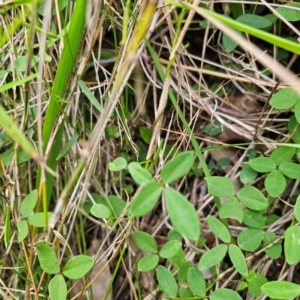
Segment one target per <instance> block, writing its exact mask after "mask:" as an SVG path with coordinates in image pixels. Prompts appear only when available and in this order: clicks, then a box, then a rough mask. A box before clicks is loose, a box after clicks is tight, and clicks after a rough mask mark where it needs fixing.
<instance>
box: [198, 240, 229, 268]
mask: <svg viewBox="0 0 300 300" xmlns="http://www.w3.org/2000/svg"><path fill="white" fill-rule="evenodd" d="M226 252H227V245H225V244H222V245H218V246H215V247H214V248H212V249H210V250H208V251H206V252H204V254H203V255H202V256H201V258H200V261H199V265H198V269H199V270H204V269H209V268H211V267H213V266H215V265H216V264H218V263H219V262H221V261H222V259H223V258H224V257H225V254H226Z"/></svg>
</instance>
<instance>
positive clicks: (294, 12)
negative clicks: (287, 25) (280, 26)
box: [276, 3, 300, 22]
mask: <svg viewBox="0 0 300 300" xmlns="http://www.w3.org/2000/svg"><path fill="white" fill-rule="evenodd" d="M293 7H295V8H296V9H293ZM299 9H300V5H299V4H298V3H288V4H285V5H283V6H281V7H277V8H276V11H277V12H278V13H280V14H281V15H282V16H283V17H284V19H286V20H287V21H290V22H295V21H299V20H300V11H299Z"/></svg>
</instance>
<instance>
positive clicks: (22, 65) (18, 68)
mask: <svg viewBox="0 0 300 300" xmlns="http://www.w3.org/2000/svg"><path fill="white" fill-rule="evenodd" d="M39 60H40V58H39V57H38V56H36V55H34V56H33V57H32V59H31V68H33V67H34V66H35V65H36V64H37V63H38V62H39ZM27 64H28V56H19V57H18V58H17V59H16V60H15V62H14V66H13V67H14V70H15V72H25V71H26V69H27ZM7 70H8V71H12V65H9V66H8V68H7Z"/></svg>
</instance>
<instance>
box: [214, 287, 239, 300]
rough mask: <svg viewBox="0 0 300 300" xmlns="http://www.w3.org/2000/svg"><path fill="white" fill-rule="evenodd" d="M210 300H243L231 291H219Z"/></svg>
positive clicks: (222, 289)
mask: <svg viewBox="0 0 300 300" xmlns="http://www.w3.org/2000/svg"><path fill="white" fill-rule="evenodd" d="M209 299H210V300H229V299H230V300H243V299H242V298H241V296H240V295H239V294H238V293H237V292H235V291H233V290H230V289H224V288H221V289H217V290H215V291H214V292H212V293H211V294H210V295H209Z"/></svg>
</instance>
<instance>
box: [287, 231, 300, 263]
mask: <svg viewBox="0 0 300 300" xmlns="http://www.w3.org/2000/svg"><path fill="white" fill-rule="evenodd" d="M284 254H285V259H286V261H287V263H288V264H290V265H293V264H295V263H296V262H298V261H299V260H300V227H299V226H290V227H289V228H288V229H287V230H286V232H285V238H284Z"/></svg>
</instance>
